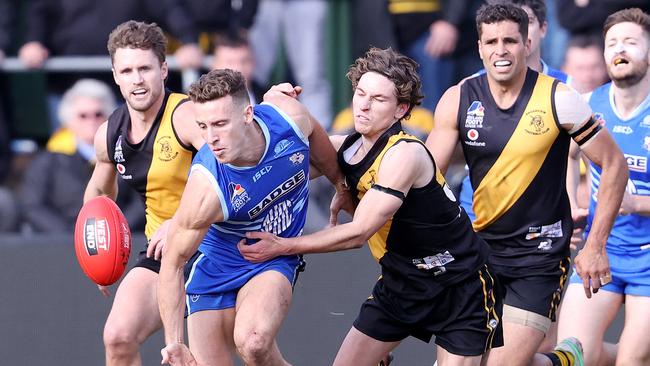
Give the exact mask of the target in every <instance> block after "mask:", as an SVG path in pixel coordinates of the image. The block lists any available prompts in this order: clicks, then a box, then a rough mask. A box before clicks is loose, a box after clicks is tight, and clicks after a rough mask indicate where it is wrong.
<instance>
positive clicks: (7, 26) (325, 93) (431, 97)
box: [0, 0, 650, 235]
mask: <svg viewBox="0 0 650 366" xmlns="http://www.w3.org/2000/svg"><path fill="white" fill-rule="evenodd" d="M484 2H485V1H483V0H155V1H154V0H128V1H126V0H111V1H100V0H22V1H21V0H0V232H13V233H22V234H24V235H28V234H30V233H34V232H36V233H39V232H72V230H73V228H74V222H75V219H76V215H77V213H78V211H79V209H80V207H81V205H82V201H83V192H84V189H85V186H86V183H87V181H88V179H89V178H90V174H91V172H92V166H93V159H94V151H93V136H94V133H95V131H96V130H97V128H98V127H99V125H101V123H103V122H104V121H105V120H106V119H107V117H108V116H109V115H110V114H111V112H112V111H113V110H114V109H115V107H116V106H117V105H119V104H121V103H122V102H123V101H122V97H121V95H120V94H119V89H118V88H117V86H116V85H115V83H114V82H113V79H112V75H111V72H110V66H109V65H110V64H109V63H107V64H106V65H107V66H106V68H105V70H103V71H92V72H88V71H82V70H83V69H84V68H83V67H79V66H77V64H75V62H81V63H83V58H79V57H95V56H101V57H105V58H107V59H108V53H107V50H106V41H107V39H108V34H109V32H110V31H111V30H112V29H113V28H114V27H115V26H116V25H118V24H119V23H122V22H124V21H126V20H129V19H135V20H144V21H148V22H156V23H158V24H159V25H160V26H161V27H162V28H163V29H164V30H165V31H166V32H167V34H168V36H169V45H168V51H169V54H170V56H174V57H173V60H174V63H175V66H174V68H173V69H174V70H176V71H175V72H173V73H172V74H171V75H170V77H169V79H168V81H167V86H168V87H169V88H170V89H171V90H174V91H180V90H182V89H183V87H184V85H185V84H184V82H183V77H184V76H183V75H185V74H184V73H183V71H187V70H194V71H195V73H194V75H199V74H200V73H202V72H205V71H207V70H209V69H211V68H231V69H236V70H239V71H241V72H242V73H243V74H244V76H245V77H246V79H247V80H248V82H249V87H250V91H251V93H250V94H251V100H252V102H253V103H255V102H259V101H260V100H261V97H262V95H263V93H264V91H265V90H267V89H268V87H269V86H270V85H272V84H273V83H277V82H282V81H289V82H292V83H294V84H297V85H300V86H302V87H303V88H304V92H303V93H302V94H301V96H300V98H301V99H302V101H303V102H304V103H305V105H306V106H307V107H308V108H309V109H310V111H311V113H312V114H313V116H314V117H315V118H316V119H317V120H318V121H319V122H320V123H321V124H322V125H323V126H324V127H325V128H326V129H328V130H329V131H330V133H334V134H340V133H348V132H350V131H352V129H353V122H352V113H351V111H350V109H349V108H348V106H347V103H348V102H349V100H350V95H351V89H350V85H349V83H348V82H347V80H346V79H345V72H346V70H347V67H348V66H349V65H350V64H351V63H352V61H353V60H354V59H355V58H356V57H358V56H360V55H362V54H363V53H364V52H365V51H366V50H367V49H368V48H369V47H370V46H371V45H372V46H377V47H381V48H386V47H393V48H394V49H396V50H399V51H400V52H402V53H404V54H406V55H408V56H409V57H411V58H413V59H414V60H416V61H417V62H418V63H419V65H420V69H419V71H420V74H421V77H422V80H423V88H424V94H425V99H424V101H423V104H422V106H421V107H419V108H417V109H416V110H415V111H414V113H413V115H412V116H411V118H410V119H409V120H408V121H405V122H404V127H405V128H406V129H407V130H408V131H409V132H411V133H413V134H414V135H416V136H419V137H421V138H426V136H427V134H428V133H429V131H430V130H431V128H432V126H433V123H434V120H433V112H434V110H435V106H436V103H437V101H438V99H439V98H440V97H441V94H442V93H443V92H444V90H446V89H447V88H448V87H449V86H451V85H453V84H455V83H457V82H459V81H460V80H462V79H463V78H465V77H467V76H469V75H472V74H474V73H475V72H477V71H478V70H480V69H481V68H482V63H481V60H480V59H479V57H478V52H477V32H476V25H475V14H476V10H477V9H478V8H479V6H480V5H481V4H483V3H484ZM628 7H640V8H642V9H643V10H645V11H646V12H650V1H647V0H617V1H611V0H610V1H605V0H547V1H546V12H545V14H543V15H539V14H537V15H538V18H540V19H537V20H538V21H539V23H540V24H539V32H538V33H536V34H531V35H529V36H530V37H537V38H536V39H532V41H533V42H536V41H537V42H539V43H540V48H541V55H542V59H543V61H544V62H545V63H546V64H547V65H548V66H550V67H553V68H557V69H561V70H562V71H564V72H565V73H567V74H568V75H569V76H570V78H571V83H570V85H571V86H572V87H574V88H575V89H577V90H578V91H580V92H582V93H586V92H589V91H591V90H593V89H594V88H595V87H597V86H599V85H601V84H603V83H604V82H606V81H607V72H606V69H605V64H604V61H603V55H602V54H603V38H602V25H603V22H604V20H605V18H606V17H607V16H608V15H609V14H611V13H613V12H615V11H617V10H620V9H624V8H628ZM61 57H69V58H70V59H69V60H70V61H69V62H68V61H67V60H68V59H63V60H64V64H66V65H68V67H64V69H67V70H62V69H61V68H57V69H56V70H53V69H51V68H49V67H48V64H49V63H48V62H49V61H51V60H52V59H53V58H61ZM9 65H13V67H9ZM190 75H192V74H190ZM461 161H462V156H461V155H460V152H459V154H458V158H457V159H456V164H455V165H454V166H452V167H450V169H449V171H448V173H447V175H448V177H447V178H448V179H447V180H448V182H450V184H451V185H452V186H454V187H458V186H459V185H460V182H461V180H462V179H463V176H464V174H466V172H465V170H464V169H463V164H462V163H461ZM312 194H313V195H314V200H313V201H314V203H315V206H316V207H317V208H318V209H319V211H321V213H322V215H323V217H326V214H327V209H326V208H327V205H328V202H329V195H328V191H327V189H325V188H323V187H319V185H318V184H316V185H315V186H314V188H312ZM118 204H119V205H120V207H121V208H122V210H123V211H124V213H125V215H126V217H127V219H128V221H129V223H130V225H131V228H132V230H134V231H138V230H142V228H143V227H144V214H143V206H142V203H141V202H140V200H139V198H138V197H137V195H136V194H134V193H132V192H131V191H130V189H129V188H126V187H121V189H120V195H119V197H118ZM324 220H325V219H324ZM323 222H324V223H326V221H323Z"/></svg>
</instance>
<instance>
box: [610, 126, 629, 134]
mask: <svg viewBox="0 0 650 366" xmlns="http://www.w3.org/2000/svg"><path fill="white" fill-rule="evenodd" d="M612 132H613V133H622V134H623V135H629V134H631V133H633V132H634V130H633V129H632V127H630V126H621V125H616V126H614V128H612Z"/></svg>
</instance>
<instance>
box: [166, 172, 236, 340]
mask: <svg viewBox="0 0 650 366" xmlns="http://www.w3.org/2000/svg"><path fill="white" fill-rule="evenodd" d="M204 174H205V173H202V172H199V171H197V170H194V169H193V170H192V173H191V174H190V177H189V179H188V181H187V184H186V186H185V191H184V192H183V196H182V197H181V202H180V205H179V207H178V210H177V211H176V214H175V215H174V217H173V218H172V221H171V223H170V227H169V233H168V236H167V244H166V245H165V247H164V249H163V256H162V263H161V266H160V275H159V278H158V307H159V309H160V316H161V318H162V322H163V326H164V328H165V344H166V346H173V345H175V344H178V343H184V334H183V315H184V309H185V288H184V286H183V267H184V266H185V263H186V262H187V261H188V260H189V259H190V257H191V256H192V254H194V253H195V252H196V250H197V248H198V247H199V244H200V242H201V240H202V239H203V237H204V236H205V233H206V232H207V231H208V228H209V227H210V224H212V223H214V222H216V221H222V220H223V214H222V212H221V204H220V203H219V199H218V197H217V194H216V192H215V191H214V188H213V187H212V184H211V183H210V180H209V179H208V177H207V176H206V175H204ZM166 348H167V347H166ZM168 351H169V350H168Z"/></svg>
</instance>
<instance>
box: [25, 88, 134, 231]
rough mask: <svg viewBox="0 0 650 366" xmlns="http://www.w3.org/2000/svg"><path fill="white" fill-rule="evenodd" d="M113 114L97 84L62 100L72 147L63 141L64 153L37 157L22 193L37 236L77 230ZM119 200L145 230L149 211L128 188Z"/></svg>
mask: <svg viewBox="0 0 650 366" xmlns="http://www.w3.org/2000/svg"><path fill="white" fill-rule="evenodd" d="M113 109H115V97H114V96H113V93H112V92H111V90H110V88H109V87H108V86H107V85H106V84H104V83H102V82H100V81H97V80H92V79H82V80H79V81H78V82H77V83H75V84H74V86H73V87H72V88H70V89H69V90H68V91H66V93H65V94H64V95H63V99H62V101H61V104H60V107H59V116H60V118H61V120H62V121H64V125H65V127H66V128H67V129H68V130H69V131H70V133H71V136H73V141H74V142H73V145H72V146H66V144H65V142H64V140H61V141H60V142H59V143H58V144H55V145H54V146H55V148H57V149H59V150H55V151H44V152H41V153H40V154H38V155H37V156H36V157H35V158H34V160H33V161H32V163H31V164H30V166H29V167H28V168H27V171H26V172H25V177H24V181H23V185H22V189H21V201H22V204H23V208H24V216H25V220H26V223H27V224H28V225H29V227H31V228H32V229H33V230H34V231H36V232H72V231H73V230H74V224H75V221H76V218H77V214H78V213H79V209H81V206H82V204H83V195H84V190H85V189H86V184H87V183H88V180H89V179H90V176H91V174H92V170H93V165H94V161H95V150H94V147H93V140H94V137H95V132H97V129H98V128H99V126H100V125H101V124H102V123H103V122H104V121H106V118H107V117H108V115H109V114H110V113H111V112H112V111H113ZM65 141H69V140H65ZM120 195H121V197H120V198H118V200H117V203H118V205H119V206H120V207H121V208H122V210H123V212H124V214H125V216H126V218H127V221H128V222H129V226H130V227H131V229H132V230H133V231H137V230H142V228H143V227H144V225H143V224H144V223H143V218H144V211H143V209H144V208H143V206H142V203H141V202H140V200H139V199H138V198H137V195H136V194H135V193H134V192H133V191H132V190H130V189H126V188H124V189H120Z"/></svg>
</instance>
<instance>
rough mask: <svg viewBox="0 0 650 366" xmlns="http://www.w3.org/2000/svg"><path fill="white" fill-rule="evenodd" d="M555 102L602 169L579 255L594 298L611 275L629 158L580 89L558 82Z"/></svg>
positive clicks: (582, 275) (577, 139)
mask: <svg viewBox="0 0 650 366" xmlns="http://www.w3.org/2000/svg"><path fill="white" fill-rule="evenodd" d="M555 105H556V111H557V116H558V120H559V122H560V125H561V126H562V127H563V128H565V129H566V130H567V131H568V133H569V134H570V135H571V137H572V138H573V140H574V141H575V142H576V143H577V144H578V145H579V146H580V148H581V149H582V152H583V153H584V154H585V156H587V158H588V159H589V160H591V161H592V162H594V163H595V164H596V165H598V166H600V167H601V168H602V173H601V176H600V188H599V190H598V205H597V207H596V213H595V215H594V219H593V221H592V225H591V230H590V233H589V237H588V238H587V241H586V242H585V246H584V247H583V249H582V250H580V252H578V255H577V256H576V258H575V265H576V272H577V273H578V275H579V276H580V278H581V279H582V283H583V286H584V289H585V295H586V296H587V297H591V293H592V292H594V293H595V292H597V291H598V289H599V288H600V287H601V285H602V283H601V282H603V281H601V278H602V279H609V278H611V277H610V276H611V273H610V269H609V260H608V258H607V252H606V251H605V243H606V242H607V238H608V237H609V232H610V230H611V229H612V225H613V223H614V220H615V219H616V215H617V214H618V210H619V208H620V206H621V200H622V199H623V193H624V192H625V186H626V185H627V179H628V175H629V173H628V170H627V163H626V161H625V157H623V154H622V153H621V151H620V149H619V148H618V146H617V145H616V142H615V141H614V139H613V138H612V136H611V135H610V134H609V132H607V130H606V129H604V128H602V126H601V125H600V124H599V122H598V121H596V120H595V118H594V116H593V112H592V111H591V108H590V107H589V104H587V102H586V101H585V100H584V99H583V98H582V97H581V96H580V94H578V93H577V92H576V91H574V90H571V89H569V88H568V87H566V86H564V85H563V84H560V85H558V88H557V91H556V94H555Z"/></svg>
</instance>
